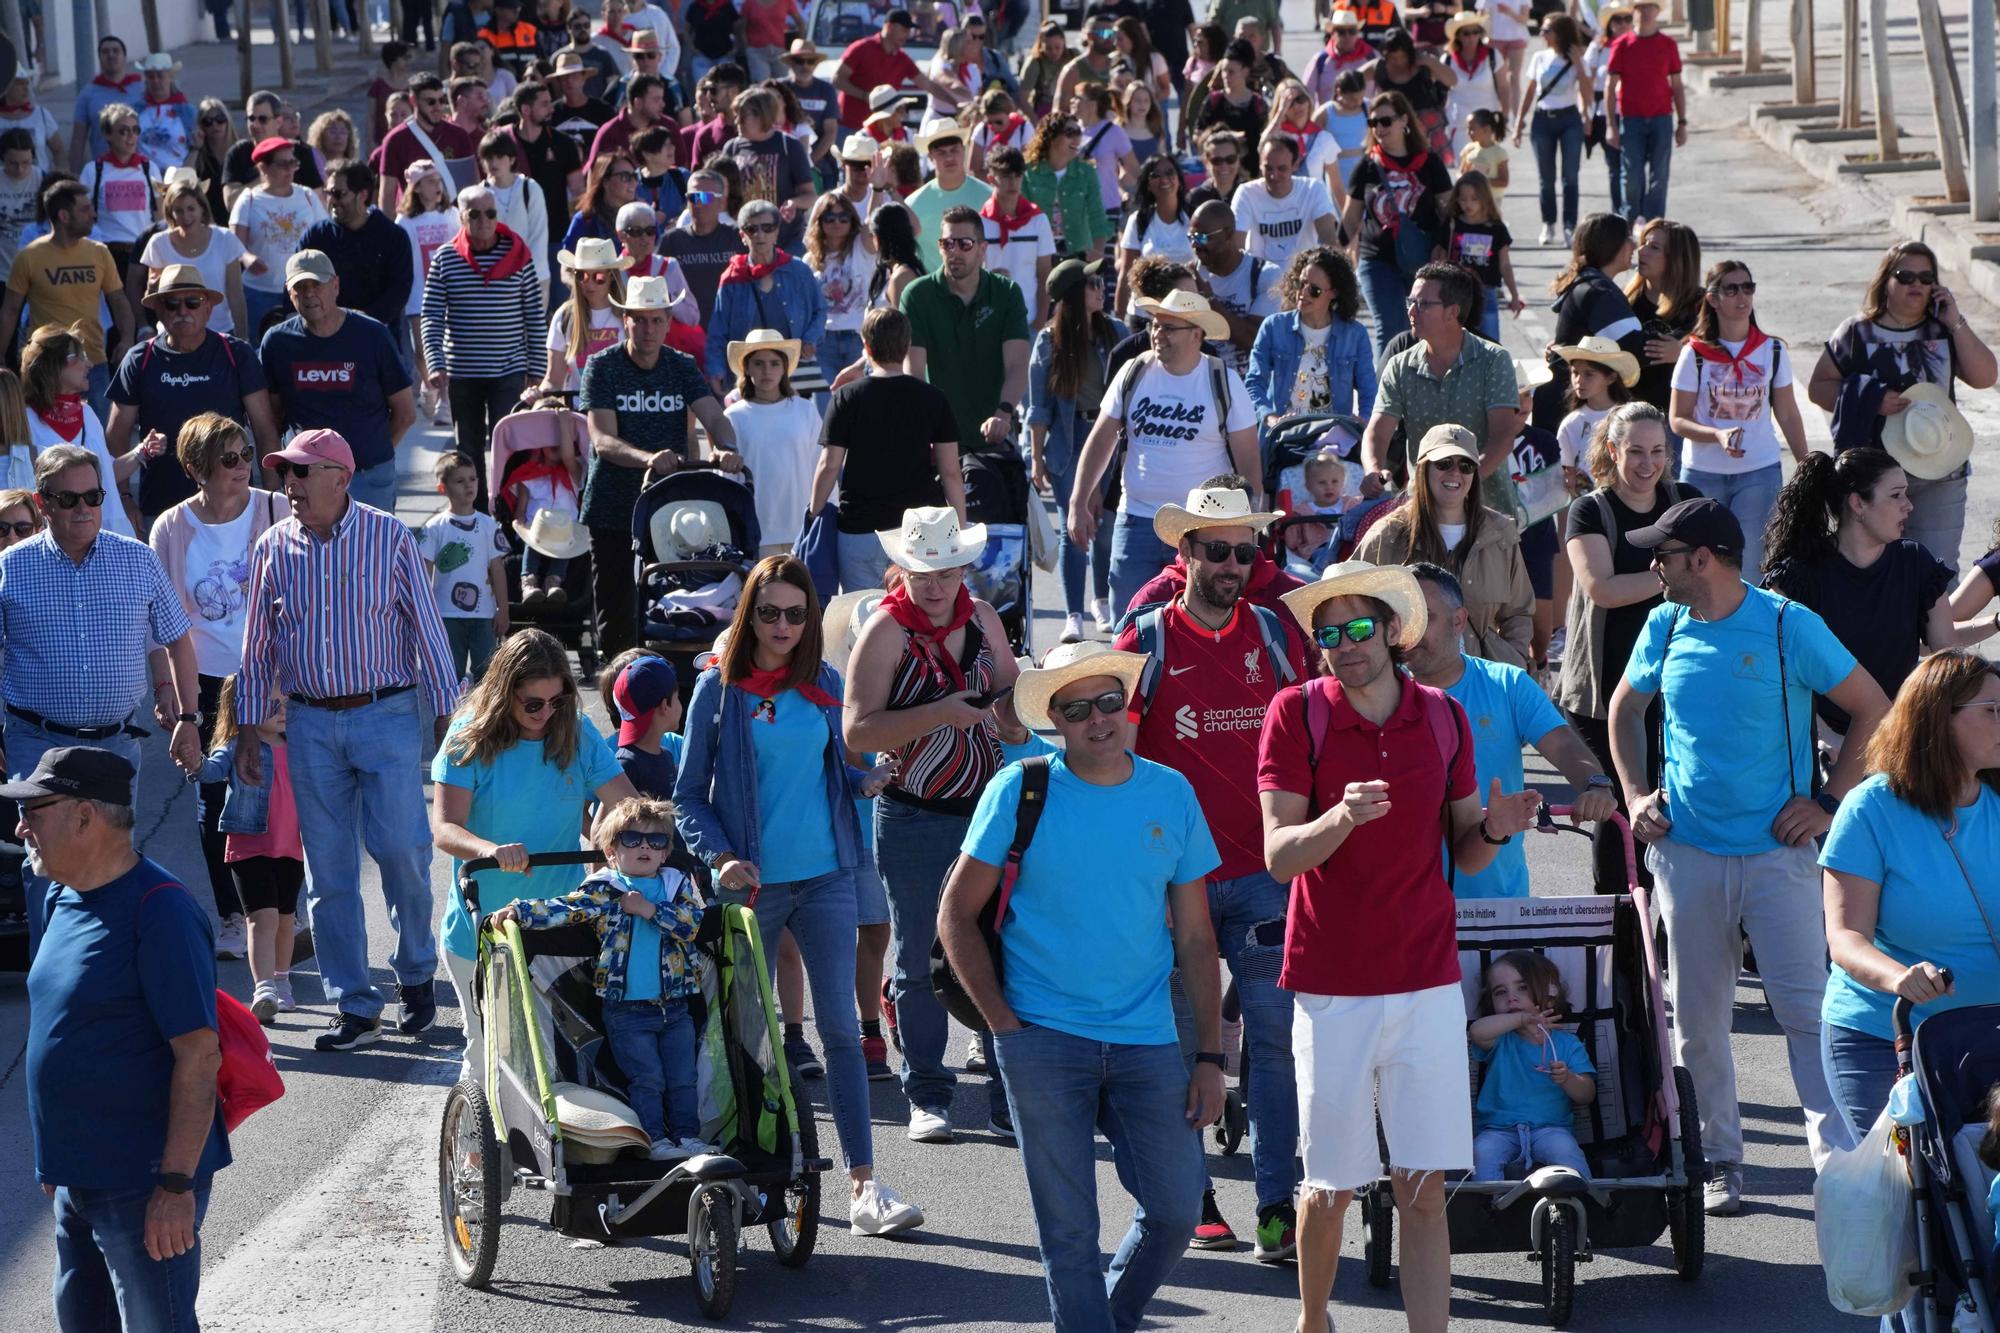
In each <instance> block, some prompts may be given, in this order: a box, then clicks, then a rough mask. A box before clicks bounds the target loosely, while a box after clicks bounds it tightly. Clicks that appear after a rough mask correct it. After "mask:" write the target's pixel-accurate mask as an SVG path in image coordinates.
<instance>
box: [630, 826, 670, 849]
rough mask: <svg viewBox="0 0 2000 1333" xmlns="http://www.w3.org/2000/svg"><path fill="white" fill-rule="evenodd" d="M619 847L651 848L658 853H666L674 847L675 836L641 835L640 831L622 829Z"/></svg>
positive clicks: (659, 834) (666, 834) (668, 834)
mask: <svg viewBox="0 0 2000 1333" xmlns="http://www.w3.org/2000/svg"><path fill="white" fill-rule="evenodd" d="M618 845H619V846H620V847H626V848H633V847H651V848H652V849H653V850H654V851H656V852H664V851H665V850H667V848H669V847H671V846H673V845H674V835H673V834H671V833H641V832H640V831H639V830H638V829H633V828H628V829H620V830H618Z"/></svg>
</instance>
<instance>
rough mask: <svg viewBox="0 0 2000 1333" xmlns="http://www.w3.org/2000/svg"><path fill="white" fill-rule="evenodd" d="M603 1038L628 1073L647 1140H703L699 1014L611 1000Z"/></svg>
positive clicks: (668, 1005)
mask: <svg viewBox="0 0 2000 1333" xmlns="http://www.w3.org/2000/svg"><path fill="white" fill-rule="evenodd" d="M604 1035H605V1038H606V1039H607V1040H609V1041H610V1043H611V1053H612V1054H613V1055H615V1056H617V1057H618V1067H619V1068H620V1069H622V1070H624V1071H625V1084H626V1089H625V1090H626V1092H627V1093H628V1094H629V1100H630V1101H631V1103H632V1111H633V1113H634V1114H635V1115H637V1116H638V1117H639V1125H640V1127H641V1128H642V1129H644V1130H645V1131H646V1137H647V1138H650V1139H665V1138H675V1139H698V1138H700V1137H701V1103H700V1102H699V1101H698V1100H697V1099H696V1096H695V1087H696V1083H695V1035H694V1015H693V1014H690V1013H689V1012H688V1002H687V1001H686V1000H684V999H681V1000H606V1001H605V1002H604ZM663 1108H664V1112H665V1113H664V1114H662V1109H663ZM669 1130H671V1131H672V1132H671V1133H669Z"/></svg>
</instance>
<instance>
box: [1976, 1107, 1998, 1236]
mask: <svg viewBox="0 0 2000 1333" xmlns="http://www.w3.org/2000/svg"><path fill="white" fill-rule="evenodd" d="M1979 1160H1980V1161H1981V1162H1982V1163H1984V1164H1985V1166H1986V1169H1987V1170H1988V1171H1991V1172H1992V1173H1993V1179H1992V1180H1990V1181H1988V1182H1987V1184H1986V1214H1987V1216H1988V1217H1990V1218H1992V1219H1993V1257H1994V1258H1995V1259H1996V1260H2000V1083H1995V1084H1994V1085H1993V1090H1992V1091H1991V1092H1988V1093H1987V1094H1986V1136H1985V1137H1984V1138H1982V1139H1980V1140H1979Z"/></svg>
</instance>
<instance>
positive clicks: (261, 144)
mask: <svg viewBox="0 0 2000 1333" xmlns="http://www.w3.org/2000/svg"><path fill="white" fill-rule="evenodd" d="M292 146H293V145H292V141H291V140H290V139H287V138H285V137H284V136H282V135H277V134H274V135H272V136H271V137H270V138H268V139H260V140H258V141H257V146H256V147H255V148H252V149H251V150H250V160H251V161H252V162H262V161H263V160H264V159H265V158H267V157H269V156H270V155H271V154H273V153H277V152H282V151H283V150H285V149H287V148H290V147H292Z"/></svg>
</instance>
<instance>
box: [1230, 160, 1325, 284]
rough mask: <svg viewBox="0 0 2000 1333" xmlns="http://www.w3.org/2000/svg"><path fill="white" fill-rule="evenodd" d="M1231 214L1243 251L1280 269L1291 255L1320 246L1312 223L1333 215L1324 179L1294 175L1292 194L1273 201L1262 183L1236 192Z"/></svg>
mask: <svg viewBox="0 0 2000 1333" xmlns="http://www.w3.org/2000/svg"><path fill="white" fill-rule="evenodd" d="M1232 211H1233V212H1234V213H1235V214H1236V226H1237V228H1238V229H1239V230H1240V231H1242V233H1243V248H1244V249H1246V250H1248V251H1249V252H1250V253H1251V254H1253V255H1255V256H1257V257H1258V258H1259V259H1264V260H1269V261H1270V262H1271V263H1273V264H1276V265H1277V266H1278V267H1279V269H1281V270H1282V269H1283V268H1284V266H1285V265H1286V264H1289V263H1290V262H1291V259H1292V256H1293V255H1295V254H1297V253H1298V252H1299V251H1301V250H1303V249H1305V248H1306V247H1307V246H1309V245H1318V244H1319V235H1318V233H1317V232H1315V231H1314V229H1313V224H1314V223H1316V222H1318V221H1319V219H1321V218H1325V217H1332V216H1333V196H1331V195H1329V194H1328V193H1327V192H1326V182H1325V181H1324V180H1307V179H1303V178H1301V177H1299V176H1293V177H1292V190H1291V193H1290V194H1287V195H1286V196H1285V197H1284V198H1283V199H1274V198H1272V197H1271V189H1270V187H1269V186H1267V185H1265V184H1264V182H1263V181H1262V180H1251V181H1245V182H1244V184H1243V188H1242V189H1240V190H1238V191H1237V192H1236V202H1235V203H1234V204H1233V205H1232Z"/></svg>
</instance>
